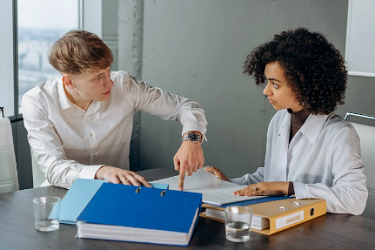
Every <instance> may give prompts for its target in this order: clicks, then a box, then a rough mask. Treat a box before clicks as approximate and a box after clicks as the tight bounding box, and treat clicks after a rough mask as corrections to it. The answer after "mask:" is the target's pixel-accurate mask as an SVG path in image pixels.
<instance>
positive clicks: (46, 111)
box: [22, 71, 207, 188]
mask: <svg viewBox="0 0 375 250" xmlns="http://www.w3.org/2000/svg"><path fill="white" fill-rule="evenodd" d="M111 79H112V81H113V82H114V86H113V87H112V90H111V94H110V95H111V96H110V98H109V100H108V101H104V102H98V101H93V102H92V103H91V105H90V106H89V108H88V109H87V111H84V110H83V109H81V108H79V107H78V106H77V105H75V104H73V103H71V102H70V101H69V99H68V98H67V96H66V94H65V91H64V87H63V83H62V81H61V78H55V79H54V80H52V81H47V82H43V83H41V84H39V85H38V86H37V87H35V88H33V89H31V90H30V91H28V92H27V93H26V94H25V95H24V96H23V98H22V110H23V119H24V124H25V127H26V129H27V131H28V139H29V143H30V146H31V149H32V152H33V154H34V156H35V158H36V161H37V163H38V164H39V165H40V167H41V170H42V172H43V173H44V175H45V176H46V178H47V182H45V183H44V184H43V185H46V184H47V185H48V184H49V183H50V184H52V185H54V186H60V187H65V188H68V187H70V186H71V185H72V184H73V182H74V181H75V180H76V179H77V178H84V179H93V178H94V177H95V173H96V172H97V170H98V169H99V168H100V167H101V166H103V165H107V166H114V167H119V168H122V169H129V150H130V140H131V134H132V128H133V115H134V112H135V111H137V110H140V111H143V112H146V113H149V114H151V115H156V116H158V117H160V118H162V119H164V120H174V121H180V122H181V124H182V125H183V130H182V134H184V133H185V132H188V131H200V132H201V133H203V134H205V133H206V126H207V121H206V118H205V115H204V111H203V110H202V109H201V108H200V106H199V104H198V103H196V102H194V101H192V100H189V99H186V98H184V97H180V96H177V95H173V94H170V93H168V92H165V91H162V90H161V89H159V88H153V87H151V86H150V85H147V84H146V83H145V82H142V81H137V80H136V79H135V78H133V77H132V76H131V75H129V74H127V73H126V72H123V71H118V72H111Z"/></svg>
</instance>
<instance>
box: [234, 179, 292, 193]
mask: <svg viewBox="0 0 375 250" xmlns="http://www.w3.org/2000/svg"><path fill="white" fill-rule="evenodd" d="M288 188H289V182H285V181H273V182H259V183H257V184H252V185H249V186H247V187H245V188H243V189H240V190H238V191H234V192H233V194H235V195H240V196H256V195H267V196H281V195H288Z"/></svg>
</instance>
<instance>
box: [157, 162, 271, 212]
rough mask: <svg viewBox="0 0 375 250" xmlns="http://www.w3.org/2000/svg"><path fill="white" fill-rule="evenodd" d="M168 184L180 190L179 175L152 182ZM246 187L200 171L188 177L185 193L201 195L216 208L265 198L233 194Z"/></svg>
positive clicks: (173, 188)
mask: <svg viewBox="0 0 375 250" xmlns="http://www.w3.org/2000/svg"><path fill="white" fill-rule="evenodd" d="M153 182H157V183H166V184H169V189H171V190H178V175H177V176H173V177H170V178H165V179H160V180H156V181H152V182H150V183H153ZM244 187H246V186H240V185H237V184H235V183H232V182H228V181H222V180H220V179H218V178H217V177H216V176H215V175H214V174H212V173H209V172H206V171H205V170H204V169H199V170H198V171H197V172H195V173H193V175H192V176H186V177H185V182H184V191H188V192H195V193H201V194H202V195H203V198H202V199H203V202H204V203H208V204H212V205H215V206H221V205H224V204H228V203H234V202H240V201H246V200H252V199H258V198H262V197H265V196H250V197H246V196H237V195H234V194H233V192H234V191H237V190H240V189H242V188H244Z"/></svg>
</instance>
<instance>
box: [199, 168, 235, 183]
mask: <svg viewBox="0 0 375 250" xmlns="http://www.w3.org/2000/svg"><path fill="white" fill-rule="evenodd" d="M204 170H206V171H207V172H210V173H213V174H214V175H215V176H216V177H217V178H219V179H220V180H223V181H229V179H228V177H227V176H226V175H225V174H224V173H223V172H221V171H220V169H218V168H215V167H212V166H211V167H204Z"/></svg>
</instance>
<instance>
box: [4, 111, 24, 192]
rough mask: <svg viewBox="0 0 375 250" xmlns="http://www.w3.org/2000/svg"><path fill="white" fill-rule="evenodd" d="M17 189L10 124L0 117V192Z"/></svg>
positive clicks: (6, 119) (7, 120)
mask: <svg viewBox="0 0 375 250" xmlns="http://www.w3.org/2000/svg"><path fill="white" fill-rule="evenodd" d="M18 189H19V185H18V176H17V164H16V156H15V153H14V146H13V136H12V126H11V124H10V120H9V119H8V118H3V117H0V193H5V192H11V191H16V190H18Z"/></svg>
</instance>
